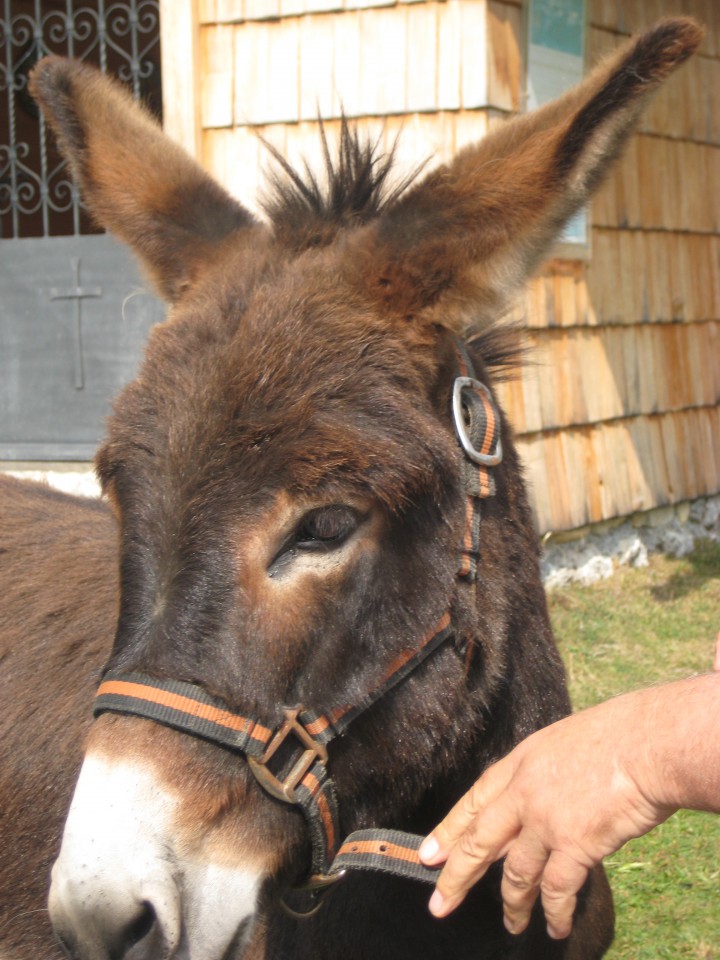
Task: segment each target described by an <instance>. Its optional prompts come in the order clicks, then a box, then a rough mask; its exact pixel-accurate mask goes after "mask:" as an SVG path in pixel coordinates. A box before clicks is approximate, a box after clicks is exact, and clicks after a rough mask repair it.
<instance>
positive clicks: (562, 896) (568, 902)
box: [540, 850, 589, 940]
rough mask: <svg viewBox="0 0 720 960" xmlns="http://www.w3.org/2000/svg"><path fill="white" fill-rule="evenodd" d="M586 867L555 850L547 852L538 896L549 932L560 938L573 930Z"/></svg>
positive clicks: (553, 936)
mask: <svg viewBox="0 0 720 960" xmlns="http://www.w3.org/2000/svg"><path fill="white" fill-rule="evenodd" d="M588 873H589V867H586V866H584V865H583V864H582V863H580V862H578V861H577V860H573V858H572V857H569V856H568V855H567V854H565V853H561V852H560V851H558V850H556V851H554V852H553V853H551V854H550V858H549V859H548V862H547V866H546V867H545V872H544V873H543V877H542V880H541V882H540V897H541V900H542V905H543V910H544V911H545V919H546V920H547V927H548V935H549V936H551V937H552V938H553V939H554V940H562V939H564V938H565V937H567V936H569V934H570V931H571V930H572V920H573V914H574V913H575V907H576V906H577V895H578V891H579V890H580V888H581V887H582V885H583V884H584V883H585V881H586V880H587V877H588Z"/></svg>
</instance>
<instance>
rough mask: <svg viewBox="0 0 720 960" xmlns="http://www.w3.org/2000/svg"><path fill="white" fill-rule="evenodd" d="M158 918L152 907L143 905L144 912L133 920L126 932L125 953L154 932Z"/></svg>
mask: <svg viewBox="0 0 720 960" xmlns="http://www.w3.org/2000/svg"><path fill="white" fill-rule="evenodd" d="M156 919H157V917H156V915H155V911H154V910H153V908H152V905H151V904H149V903H143V905H142V912H141V913H140V914H139V915H138V916H137V917H136V918H135V919H134V920H133V922H132V923H131V924H130V926H129V927H128V928H127V930H126V931H125V952H126V953H127V951H128V950H130V949H131V948H132V947H134V946H135V944H136V943H140V941H141V940H144V939H145V937H146V936H147V935H148V934H149V933H150V932H151V931H152V928H153V927H154V926H155V921H156Z"/></svg>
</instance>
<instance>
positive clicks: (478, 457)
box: [452, 377, 503, 467]
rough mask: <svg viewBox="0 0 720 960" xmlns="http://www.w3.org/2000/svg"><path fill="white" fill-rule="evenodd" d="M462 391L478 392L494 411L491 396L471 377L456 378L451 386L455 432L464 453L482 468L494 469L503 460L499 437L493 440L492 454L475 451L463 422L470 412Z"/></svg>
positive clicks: (483, 386) (484, 387)
mask: <svg viewBox="0 0 720 960" xmlns="http://www.w3.org/2000/svg"><path fill="white" fill-rule="evenodd" d="M463 390H476V391H480V393H482V394H483V396H485V397H486V398H487V400H488V402H489V403H490V405H491V407H492V409H493V410H494V409H495V405H494V404H493V401H492V395H491V394H490V391H489V390H488V388H487V387H486V386H485V384H484V383H481V382H480V381H479V380H474V379H473V378H472V377H457V378H456V380H455V384H454V386H453V398H452V407H453V421H454V423H455V432H456V433H457V435H458V439H459V440H460V443H461V445H462V448H463V450H464V451H465V453H466V454H467V455H468V457H470V459H471V460H474V461H475V463H479V464H480V465H481V466H483V467H496V466H497V465H498V464H499V463H501V462H502V458H503V450H502V443H501V442H500V435H499V434H498V436H497V439H496V440H495V449H494V451H493V452H492V453H482V452H481V451H480V450H476V449H475V447H474V446H473V442H472V440H471V439H470V435H469V433H468V425H467V424H466V422H465V410H466V409H467V410H470V408H469V407H468V406H467V405H466V404H465V403H464V402H463Z"/></svg>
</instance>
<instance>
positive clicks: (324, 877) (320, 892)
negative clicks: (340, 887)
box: [280, 870, 347, 920]
mask: <svg viewBox="0 0 720 960" xmlns="http://www.w3.org/2000/svg"><path fill="white" fill-rule="evenodd" d="M346 873H347V871H346V870H338V872H337V873H330V874H315V875H314V876H312V877H310V879H309V880H307V881H306V882H305V883H302V884H300V885H299V886H297V887H293V889H292V890H291V891H290V893H291V894H296V895H297V894H307V895H308V897H309V898H310V901H311V904H310V907H309V909H308V910H296V909H295V908H294V907H291V906H290V904H289V903H288V902H287V901H286V899H285V896H287V894H285V895H283V896H282V897H280V907H281V909H282V910H283V911H284V912H285V913H286V914H287V915H288V916H290V917H292V918H293V919H294V920H306V919H307V918H308V917H312V916H313V915H314V914H316V913H317V912H318V910H319V909H320V908H321V907H322V906H323V904H324V903H325V894H326V893H327V892H328V891H329V889H330V888H331V887H334V886H335V884H336V883H337V882H338V880H342V879H343V877H344V876H345V874H346Z"/></svg>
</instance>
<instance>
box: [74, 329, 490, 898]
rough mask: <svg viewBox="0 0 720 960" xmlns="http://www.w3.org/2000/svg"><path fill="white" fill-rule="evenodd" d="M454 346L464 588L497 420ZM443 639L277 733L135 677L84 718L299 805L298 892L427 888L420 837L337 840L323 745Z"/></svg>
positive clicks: (198, 690) (473, 567) (446, 635)
mask: <svg viewBox="0 0 720 960" xmlns="http://www.w3.org/2000/svg"><path fill="white" fill-rule="evenodd" d="M455 348H456V353H457V360H458V368H459V374H460V375H459V376H458V377H457V378H456V379H455V383H454V388H453V406H452V416H453V423H454V427H455V432H456V434H457V437H458V440H459V443H460V445H461V447H462V449H463V452H464V454H465V456H464V458H463V480H464V484H465V491H466V510H465V531H464V536H463V542H462V546H461V549H460V554H459V559H458V569H457V575H458V578H459V579H460V580H462V581H464V582H473V581H474V580H475V579H476V578H477V569H478V560H479V555H480V501H481V500H482V499H484V498H486V497H489V496H491V495H493V494H494V493H495V481H494V478H493V476H492V474H491V473H490V468H491V467H494V466H496V465H497V464H499V463H500V462H501V460H502V446H501V443H500V419H499V416H498V413H497V410H496V408H495V404H494V403H493V400H492V396H491V394H490V391H489V390H488V388H487V387H486V386H485V384H483V383H481V382H480V381H479V380H477V379H476V378H475V375H474V369H473V366H472V362H471V360H470V357H469V356H468V353H467V351H466V349H465V346H464V345H463V344H462V343H460V342H459V341H456V342H455ZM450 640H452V641H454V645H455V648H456V649H457V650H458V652H459V653H460V654H465V653H466V652H470V651H471V648H470V646H469V644H468V643H467V642H466V641H463V640H461V639H459V638H458V636H457V632H456V630H455V628H454V626H453V624H452V621H451V617H450V612H449V611H447V612H445V613H444V614H443V616H442V617H441V618H440V620H439V621H438V622H437V623H436V624H435V626H434V627H433V628H432V629H431V630H429V631H428V632H427V634H426V635H425V636H424V637H423V638H422V639H421V640H420V642H419V643H418V644H417V645H416V646H414V647H412V648H409V649H407V650H405V651H404V652H403V653H402V654H401V656H400V657H398V658H396V660H395V661H394V662H393V663H392V664H391V665H390V666H389V667H388V669H387V671H386V673H385V676H384V677H383V678H382V680H381V681H380V682H379V684H378V685H377V686H376V687H375V688H373V689H372V690H370V691H368V693H367V694H366V695H365V696H364V697H363V698H362V700H361V701H360V702H359V703H355V704H350V705H347V706H344V707H338V708H336V709H335V710H333V711H331V712H330V713H317V712H316V711H314V710H312V709H306V708H305V707H304V706H302V705H299V706H296V707H293V708H285V711H284V714H285V719H284V720H283V722H282V723H281V725H280V726H279V727H278V728H277V729H276V730H273V729H271V728H270V727H268V726H266V725H265V724H263V723H262V722H261V721H260V720H258V719H257V718H255V717H246V716H243V715H242V714H238V713H234V712H232V711H230V710H228V709H227V707H226V706H225V705H224V704H223V703H222V702H221V701H219V700H217V699H215V698H214V697H211V696H210V695H209V694H208V693H206V692H205V690H204V689H203V688H202V687H200V686H197V685H196V684H191V683H184V682H182V681H179V680H158V679H156V678H154V677H150V676H147V675H145V674H142V673H122V672H109V673H107V674H106V676H105V678H104V680H103V682H102V683H101V684H100V687H99V689H98V691H97V696H96V699H95V704H94V708H93V712H94V715H95V716H96V717H97V716H98V715H99V714H101V713H104V712H106V711H110V712H114V713H121V714H132V715H135V716H139V717H144V718H146V719H149V720H154V721H156V722H157V723H161V724H163V725H165V726H169V727H173V728H174V729H176V730H180V731H182V732H183V733H188V734H191V735H193V736H196V737H201V738H202V739H205V740H210V741H211V742H213V743H215V744H218V745H219V746H222V747H225V748H226V749H230V750H233V751H236V752H238V753H241V754H243V755H244V756H245V758H246V759H247V762H248V764H249V766H250V769H251V770H252V772H253V774H254V775H255V777H256V779H257V781H258V783H259V784H260V786H261V787H262V788H263V789H264V790H265V791H266V792H267V793H268V794H270V796H272V797H274V798H276V799H277V800H281V801H283V802H286V803H290V804H294V805H296V806H298V807H300V809H301V810H302V812H303V814H304V816H305V819H306V821H307V825H308V828H309V832H310V838H311V842H312V870H311V875H310V879H309V881H307V882H306V883H305V884H304V885H302V889H305V890H310V891H313V892H314V891H319V890H322V889H324V888H326V887H327V886H329V885H331V884H332V883H334V882H335V881H337V880H339V879H340V878H341V877H342V876H344V875H345V873H346V872H347V871H348V870H373V871H376V872H380V873H389V874H392V875H394V876H400V877H405V878H408V879H413V880H422V881H425V882H428V883H434V882H435V879H436V878H437V874H438V870H439V868H430V867H426V866H424V865H423V864H422V863H421V862H420V859H419V857H418V849H419V847H420V843H421V841H422V837H420V836H417V835H415V834H409V833H404V832H402V831H398V830H386V829H366V830H358V831H355V832H354V833H351V834H350V835H349V836H348V837H347V838H346V839H345V840H344V841H342V842H341V841H340V832H339V816H338V804H337V797H336V794H335V787H334V784H333V781H332V779H331V778H330V775H329V773H328V761H329V757H328V750H327V745H328V744H329V743H330V742H331V741H332V740H333V739H334V738H335V737H338V736H341V735H342V734H344V733H345V732H346V730H347V729H348V727H349V725H350V724H351V723H352V721H353V720H354V719H355V718H356V717H357V716H359V715H360V714H361V713H364V712H365V711H366V710H367V709H369V708H370V707H371V706H372V705H373V704H374V703H376V702H377V701H378V700H380V699H381V698H382V697H383V696H384V695H385V694H386V693H388V692H389V691H390V690H392V689H393V688H394V687H396V686H397V685H398V684H400V683H401V682H402V681H403V680H404V679H405V677H407V676H408V674H410V673H411V672H412V671H413V670H415V668H416V667H418V666H419V665H420V664H421V663H423V662H424V661H425V660H426V659H427V658H428V657H430V656H431V655H432V654H433V653H434V652H435V651H436V650H437V649H438V648H439V647H441V646H442V645H444V644H445V643H446V642H448V641H450ZM291 912H293V911H291ZM311 912H314V911H311ZM303 915H305V914H303Z"/></svg>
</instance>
